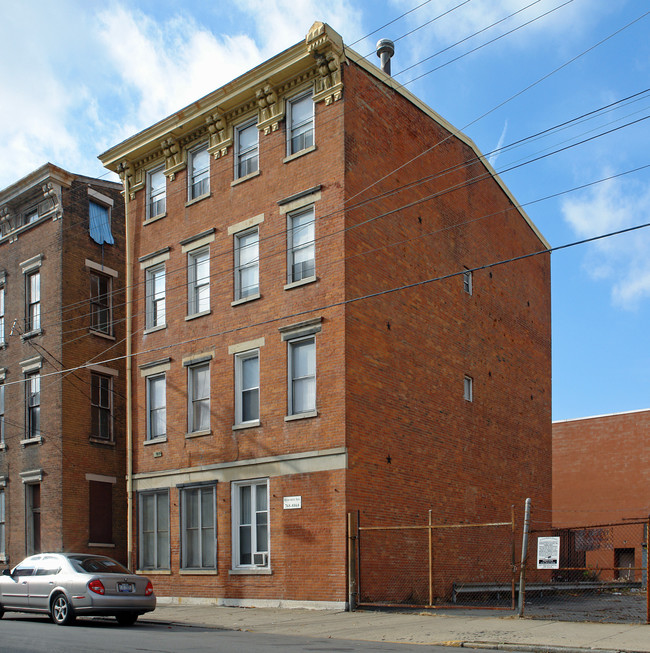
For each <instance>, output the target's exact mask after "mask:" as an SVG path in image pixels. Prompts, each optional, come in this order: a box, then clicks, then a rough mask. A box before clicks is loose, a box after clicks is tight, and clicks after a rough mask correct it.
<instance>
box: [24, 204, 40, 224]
mask: <svg viewBox="0 0 650 653" xmlns="http://www.w3.org/2000/svg"><path fill="white" fill-rule="evenodd" d="M37 220H38V207H36V206H35V207H34V208H32V209H29V210H28V211H25V215H24V216H23V224H32V222H36V221H37Z"/></svg>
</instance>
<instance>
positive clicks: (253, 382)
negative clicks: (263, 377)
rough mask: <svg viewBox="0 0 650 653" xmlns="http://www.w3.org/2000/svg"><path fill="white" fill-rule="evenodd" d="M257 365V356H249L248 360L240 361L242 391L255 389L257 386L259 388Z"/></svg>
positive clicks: (258, 362)
mask: <svg viewBox="0 0 650 653" xmlns="http://www.w3.org/2000/svg"><path fill="white" fill-rule="evenodd" d="M259 364H260V361H259V358H258V357H257V356H250V357H249V358H244V359H243V360H242V364H241V368H242V386H243V388H244V390H247V389H250V388H257V386H259V383H260V381H259V379H260V372H259V366H260V365H259Z"/></svg>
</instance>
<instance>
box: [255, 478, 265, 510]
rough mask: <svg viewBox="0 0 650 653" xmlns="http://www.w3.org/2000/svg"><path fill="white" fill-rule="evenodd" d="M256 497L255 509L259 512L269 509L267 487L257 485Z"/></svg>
mask: <svg viewBox="0 0 650 653" xmlns="http://www.w3.org/2000/svg"><path fill="white" fill-rule="evenodd" d="M255 490H256V496H255V507H256V509H257V510H258V511H259V510H266V509H267V494H268V493H267V487H266V484H265V485H257V486H256V487H255Z"/></svg>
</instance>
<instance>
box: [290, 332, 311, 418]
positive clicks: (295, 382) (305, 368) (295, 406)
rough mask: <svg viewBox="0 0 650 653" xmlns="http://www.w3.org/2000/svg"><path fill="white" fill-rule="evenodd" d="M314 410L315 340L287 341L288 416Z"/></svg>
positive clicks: (309, 338)
mask: <svg viewBox="0 0 650 653" xmlns="http://www.w3.org/2000/svg"><path fill="white" fill-rule="evenodd" d="M314 410H316V340H315V338H314V337H313V336H309V337H307V338H300V339H296V340H289V415H298V414H300V413H308V412H312V411H314Z"/></svg>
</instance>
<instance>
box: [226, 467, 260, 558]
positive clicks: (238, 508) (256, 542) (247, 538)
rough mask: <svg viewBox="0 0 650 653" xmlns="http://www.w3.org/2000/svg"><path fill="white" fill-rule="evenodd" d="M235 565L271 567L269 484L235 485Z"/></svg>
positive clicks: (256, 482)
mask: <svg viewBox="0 0 650 653" xmlns="http://www.w3.org/2000/svg"><path fill="white" fill-rule="evenodd" d="M232 514H233V529H232V531H233V558H234V559H233V566H234V567H266V568H268V567H269V482H268V480H267V479H264V480H261V481H253V482H245V483H233V511H232Z"/></svg>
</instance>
